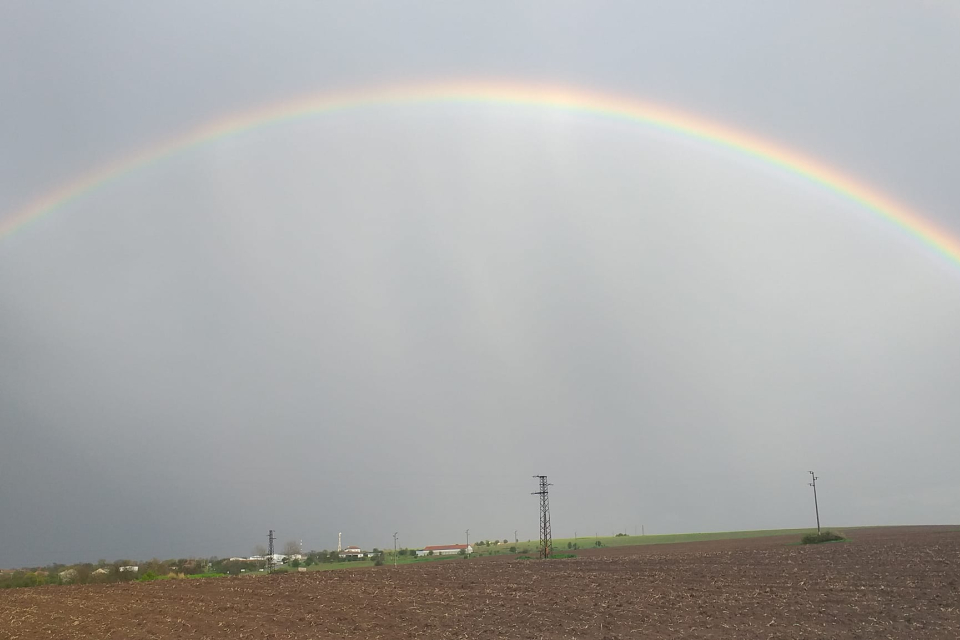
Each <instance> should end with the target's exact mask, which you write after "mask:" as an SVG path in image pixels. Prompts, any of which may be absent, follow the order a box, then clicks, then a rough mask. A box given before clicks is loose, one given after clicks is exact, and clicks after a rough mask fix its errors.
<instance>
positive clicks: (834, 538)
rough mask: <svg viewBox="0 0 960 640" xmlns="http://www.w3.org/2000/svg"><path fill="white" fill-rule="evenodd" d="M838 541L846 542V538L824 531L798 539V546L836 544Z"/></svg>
mask: <svg viewBox="0 0 960 640" xmlns="http://www.w3.org/2000/svg"><path fill="white" fill-rule="evenodd" d="M840 540H846V538H844V537H843V536H841V535H840V534H837V533H834V532H833V531H824V532H822V533H808V534H807V535H805V536H803V538H801V539H800V544H820V543H821V542H838V541H840Z"/></svg>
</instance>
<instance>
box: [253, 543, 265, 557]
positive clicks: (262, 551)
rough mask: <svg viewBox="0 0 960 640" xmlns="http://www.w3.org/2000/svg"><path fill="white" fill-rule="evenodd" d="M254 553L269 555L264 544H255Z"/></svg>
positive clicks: (261, 555)
mask: <svg viewBox="0 0 960 640" xmlns="http://www.w3.org/2000/svg"><path fill="white" fill-rule="evenodd" d="M253 555H255V556H260V557H261V558H262V557H263V556H265V555H267V548H266V547H265V546H263V545H262V544H258V545H255V546H254V547H253Z"/></svg>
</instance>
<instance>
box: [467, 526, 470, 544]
mask: <svg viewBox="0 0 960 640" xmlns="http://www.w3.org/2000/svg"><path fill="white" fill-rule="evenodd" d="M467 546H468V547H469V546H470V529H467Z"/></svg>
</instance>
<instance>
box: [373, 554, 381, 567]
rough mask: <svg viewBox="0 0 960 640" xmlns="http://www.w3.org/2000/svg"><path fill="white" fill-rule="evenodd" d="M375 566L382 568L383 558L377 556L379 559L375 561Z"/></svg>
mask: <svg viewBox="0 0 960 640" xmlns="http://www.w3.org/2000/svg"><path fill="white" fill-rule="evenodd" d="M373 566H375V567H382V566H383V556H377V559H376V560H374V561H373Z"/></svg>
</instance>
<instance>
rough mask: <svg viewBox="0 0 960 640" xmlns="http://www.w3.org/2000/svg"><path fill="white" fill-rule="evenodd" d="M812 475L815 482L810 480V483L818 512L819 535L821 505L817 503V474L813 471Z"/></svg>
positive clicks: (815, 508) (814, 504) (818, 529)
mask: <svg viewBox="0 0 960 640" xmlns="http://www.w3.org/2000/svg"><path fill="white" fill-rule="evenodd" d="M810 477H811V478H812V479H813V482H810V483H809V485H810V486H811V487H813V508H814V510H815V511H816V513H817V535H820V505H818V504H817V480H818V478H817V476H816V475H814V473H813V471H811V472H810Z"/></svg>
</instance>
